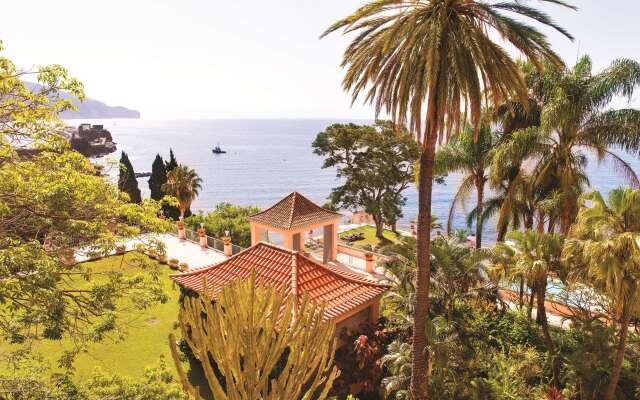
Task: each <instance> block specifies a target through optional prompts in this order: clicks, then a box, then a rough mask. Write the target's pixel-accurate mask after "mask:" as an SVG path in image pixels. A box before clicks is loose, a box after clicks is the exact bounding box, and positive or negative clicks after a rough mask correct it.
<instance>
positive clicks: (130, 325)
mask: <svg viewBox="0 0 640 400" xmlns="http://www.w3.org/2000/svg"><path fill="white" fill-rule="evenodd" d="M83 267H84V268H86V269H87V270H89V271H91V273H92V274H93V277H92V279H91V281H89V282H87V281H85V280H84V279H83V278H82V277H81V276H75V277H74V281H75V282H76V283H75V285H77V287H78V289H82V290H85V289H90V288H92V287H94V286H95V285H96V284H98V283H102V284H105V283H108V281H109V278H108V276H109V274H113V273H120V274H122V275H123V276H124V278H128V279H131V278H135V277H136V276H140V275H142V276H144V275H148V274H149V273H151V271H153V273H154V275H155V277H154V278H155V279H157V288H158V290H161V293H162V295H163V296H164V297H163V298H162V302H156V303H155V304H151V305H150V306H149V307H146V308H143V309H141V308H140V307H138V305H137V304H136V303H137V302H138V301H139V300H140V299H139V296H138V295H136V296H129V297H124V298H122V299H120V300H119V301H118V309H119V311H120V316H119V318H118V321H120V325H121V327H120V329H119V330H117V331H114V332H110V333H108V334H107V336H106V337H105V340H102V341H100V342H93V341H89V342H88V343H86V345H85V346H83V348H82V349H81V351H80V352H79V353H78V354H77V355H76V356H75V360H74V363H73V372H72V373H71V375H70V376H71V377H72V378H73V379H74V381H76V382H85V381H86V380H87V379H89V378H90V377H91V376H92V374H93V370H94V368H95V367H100V368H101V369H102V370H104V371H105V373H109V374H117V375H120V376H129V377H131V378H135V379H139V378H142V377H143V375H142V374H143V373H144V368H145V367H146V366H150V365H154V364H156V363H157V362H158V359H159V357H164V358H166V359H168V358H170V357H171V353H170V352H169V350H168V349H167V347H166V338H167V335H168V334H169V333H171V332H174V331H175V327H174V324H175V321H176V317H177V314H178V310H179V303H178V300H179V297H180V292H179V291H178V289H177V288H176V287H174V285H173V282H172V281H171V280H170V279H169V274H171V273H175V272H174V271H171V270H170V269H169V268H168V267H166V266H164V267H162V266H159V265H158V264H157V263H155V262H150V261H148V259H147V257H146V256H144V255H142V254H139V253H137V252H129V253H127V254H125V255H118V256H110V257H105V258H102V259H100V260H97V261H91V262H87V263H83ZM8 348H14V349H16V350H19V349H21V348H22V346H19V345H13V346H12V347H8V346H3V350H7V349H8ZM29 348H30V350H31V352H32V353H33V354H34V355H36V356H37V357H42V361H43V363H44V364H48V365H52V366H55V365H57V363H58V360H59V359H61V358H63V357H64V355H65V354H66V352H68V351H74V350H75V348H76V343H74V340H73V338H64V339H62V340H52V339H42V340H38V341H34V342H33V343H31V345H30V347H29ZM4 369H5V368H0V370H4ZM171 370H173V368H171ZM56 372H60V370H57V371H56Z"/></svg>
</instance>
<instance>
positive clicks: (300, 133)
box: [67, 119, 640, 242]
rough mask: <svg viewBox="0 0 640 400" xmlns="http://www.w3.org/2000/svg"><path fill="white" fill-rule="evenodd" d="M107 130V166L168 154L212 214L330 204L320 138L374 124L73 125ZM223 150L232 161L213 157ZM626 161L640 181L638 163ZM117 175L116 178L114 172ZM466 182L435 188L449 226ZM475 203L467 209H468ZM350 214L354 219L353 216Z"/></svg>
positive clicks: (598, 174)
mask: <svg viewBox="0 0 640 400" xmlns="http://www.w3.org/2000/svg"><path fill="white" fill-rule="evenodd" d="M83 122H86V123H92V124H102V125H104V127H105V128H106V129H107V130H109V131H110V132H111V134H112V136H113V140H114V141H115V142H116V143H117V147H118V151H117V152H116V153H113V154H111V155H109V156H107V158H111V159H115V160H118V159H119V157H120V151H125V152H127V153H128V155H129V158H130V160H131V162H132V164H133V167H134V169H135V171H136V172H150V171H151V164H152V162H153V159H154V158H155V156H156V154H160V155H161V156H162V157H163V158H164V159H165V160H167V159H168V156H169V148H172V149H173V152H174V154H175V156H176V159H177V160H178V162H179V163H182V164H186V165H188V166H190V167H191V168H194V169H195V170H196V171H197V173H198V175H200V177H201V178H202V180H203V184H202V190H201V191H200V195H199V196H198V198H197V199H196V200H195V202H194V203H193V205H192V210H194V211H195V210H203V211H206V210H210V209H212V208H213V207H214V206H215V205H216V204H218V203H220V202H230V203H236V204H242V205H255V206H258V207H261V208H264V207H268V206H270V205H272V204H273V203H275V202H276V201H278V200H280V199H281V198H282V197H284V196H285V195H287V194H289V193H290V192H292V191H298V192H300V193H302V194H303V195H305V196H307V197H308V198H310V199H311V200H313V201H315V202H317V203H318V204H323V203H324V202H325V201H326V198H327V196H328V195H329V193H330V191H331V188H332V187H335V186H337V185H338V184H339V181H338V180H337V179H336V176H335V170H332V169H322V168H321V166H322V158H321V157H319V156H316V155H315V154H313V152H312V149H311V143H312V142H313V139H314V138H315V136H316V135H317V134H318V133H319V132H321V131H322V130H324V128H325V127H327V126H328V125H331V124H333V123H346V122H354V123H360V124H366V123H371V122H372V121H369V120H340V119H216V120H146V119H109V120H69V121H67V123H68V124H70V125H71V126H77V125H79V124H80V123H83ZM216 144H219V145H220V147H222V148H223V149H224V150H226V151H227V153H226V154H218V155H216V154H213V153H212V152H211V149H212V148H213V147H214V146H215V145H216ZM618 154H621V155H622V157H623V159H624V160H625V161H626V162H627V163H629V164H630V165H631V166H632V167H633V168H634V170H636V171H637V172H638V173H640V159H639V158H638V157H637V156H634V155H630V154H624V153H618ZM111 173H112V174H114V175H115V174H117V171H116V170H115V169H112V171H111ZM588 174H589V178H590V181H591V185H592V187H593V188H595V189H597V190H601V191H603V192H607V191H608V190H610V189H612V188H616V187H619V186H621V185H623V184H624V182H623V181H622V179H620V178H619V177H618V176H617V175H616V174H615V170H614V168H613V166H611V165H607V164H606V163H603V164H601V165H599V164H598V162H597V161H596V160H595V159H593V158H592V157H590V162H589V167H588ZM459 179H460V176H459V175H457V174H452V175H450V176H448V177H447V178H446V181H445V184H440V185H434V194H433V206H432V207H433V213H434V214H435V215H436V216H438V218H439V220H440V221H441V222H442V223H443V224H445V222H446V218H447V214H448V210H449V205H450V203H451V199H452V198H453V195H454V193H455V191H456V188H457V184H458V182H459ZM147 180H148V178H138V182H139V187H140V189H141V190H142V192H143V196H148V194H149V187H148V184H147ZM405 194H406V196H407V203H406V205H405V207H404V210H403V214H404V216H403V217H402V219H401V221H400V223H399V226H400V227H405V228H406V227H408V226H409V223H410V221H411V220H412V219H415V217H416V215H417V197H418V196H417V191H416V190H415V188H414V187H413V186H412V187H410V188H409V189H407V191H406V192H405ZM473 205H474V199H473V198H470V199H469V201H468V209H469V210H470V209H471V208H472V207H473ZM346 214H348V212H346ZM454 227H456V228H465V227H466V223H465V210H464V209H461V210H458V211H457V212H456V216H455V220H454ZM484 235H485V238H486V239H487V241H488V242H490V241H492V240H493V239H495V227H494V225H493V224H491V223H488V224H487V226H486V232H485V233H484Z"/></svg>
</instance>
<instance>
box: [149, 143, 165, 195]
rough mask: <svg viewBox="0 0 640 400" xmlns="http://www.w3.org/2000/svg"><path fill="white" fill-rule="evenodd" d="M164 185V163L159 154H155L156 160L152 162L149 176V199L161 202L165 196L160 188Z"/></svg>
mask: <svg viewBox="0 0 640 400" xmlns="http://www.w3.org/2000/svg"><path fill="white" fill-rule="evenodd" d="M165 183H167V170H166V169H165V166H164V161H163V160H162V157H161V156H160V154H156V158H155V159H154V160H153V165H152V166H151V176H150V177H149V190H150V191H151V196H150V197H151V198H152V199H153V200H156V201H160V200H162V198H163V197H164V195H165V193H164V190H162V186H163V185H164V184H165Z"/></svg>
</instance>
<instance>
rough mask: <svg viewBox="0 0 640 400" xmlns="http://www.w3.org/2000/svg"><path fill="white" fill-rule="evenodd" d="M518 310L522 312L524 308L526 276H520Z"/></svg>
mask: <svg viewBox="0 0 640 400" xmlns="http://www.w3.org/2000/svg"><path fill="white" fill-rule="evenodd" d="M518 299H519V300H518V306H519V307H518V308H520V310H522V307H523V306H524V276H520V288H519V289H518Z"/></svg>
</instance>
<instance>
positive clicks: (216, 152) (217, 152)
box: [211, 144, 226, 154]
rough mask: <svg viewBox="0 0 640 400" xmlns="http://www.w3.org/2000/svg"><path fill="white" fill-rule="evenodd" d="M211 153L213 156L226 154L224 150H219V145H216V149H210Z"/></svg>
mask: <svg viewBox="0 0 640 400" xmlns="http://www.w3.org/2000/svg"><path fill="white" fill-rule="evenodd" d="M211 152H212V153H213V154H224V153H226V151H225V150H222V149H221V148H220V145H219V144H217V145H216V147H214V148H213V149H211Z"/></svg>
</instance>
